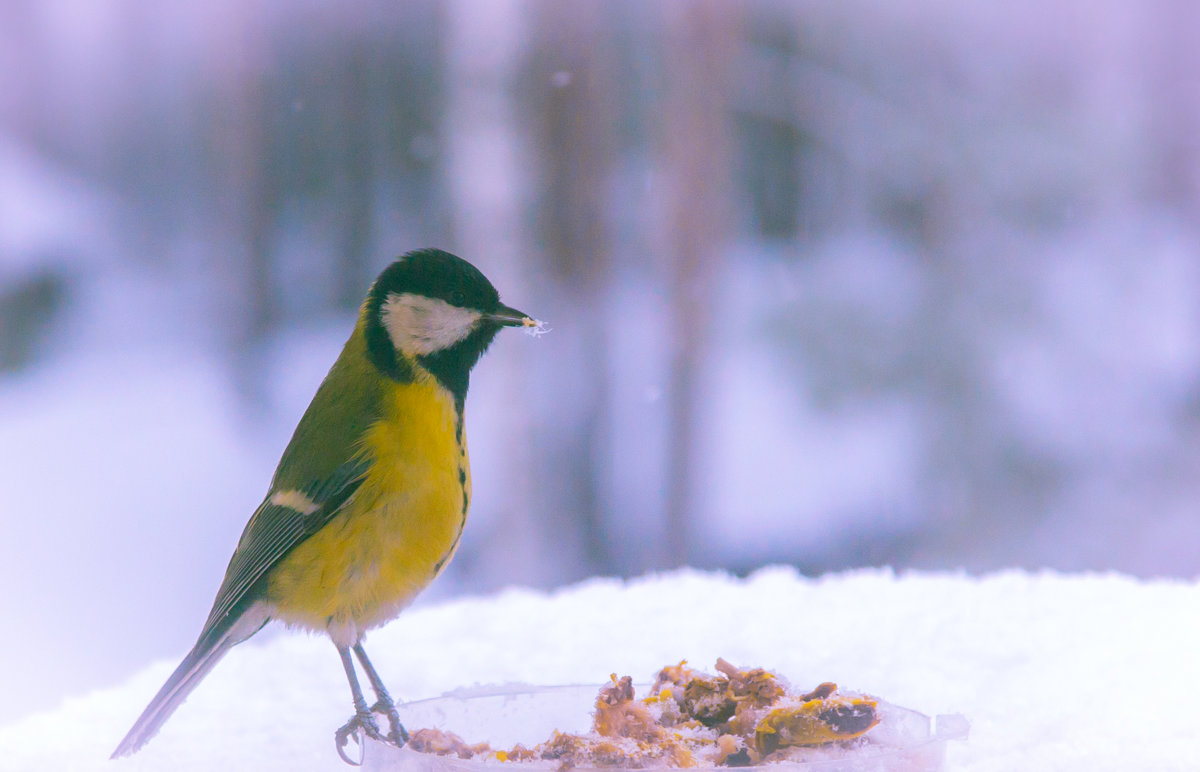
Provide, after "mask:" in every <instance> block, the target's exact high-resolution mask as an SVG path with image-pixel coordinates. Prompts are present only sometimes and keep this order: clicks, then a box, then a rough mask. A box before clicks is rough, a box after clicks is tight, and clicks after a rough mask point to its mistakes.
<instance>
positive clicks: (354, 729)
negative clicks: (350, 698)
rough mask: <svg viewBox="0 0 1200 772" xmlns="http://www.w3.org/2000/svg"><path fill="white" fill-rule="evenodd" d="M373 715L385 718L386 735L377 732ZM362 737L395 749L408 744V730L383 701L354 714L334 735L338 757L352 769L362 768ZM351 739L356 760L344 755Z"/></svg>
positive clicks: (392, 706) (388, 704) (394, 708)
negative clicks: (356, 746) (367, 709)
mask: <svg viewBox="0 0 1200 772" xmlns="http://www.w3.org/2000/svg"><path fill="white" fill-rule="evenodd" d="M375 713H382V714H384V715H386V716H387V718H388V724H389V726H388V733H387V734H386V735H385V734H383V732H381V731H379V724H378V723H377V722H376V721H375ZM363 735H366V736H367V737H370V738H371V739H372V740H376V741H378V742H381V743H388V744H389V745H394V746H396V747H397V748H403V747H404V745H405V744H406V743H407V742H408V730H406V729H405V728H404V725H403V724H401V723H400V715H399V714H398V713H396V707H395V706H394V705H392V704H390V703H387V702H384V701H383V700H380V701H379V702H377V703H375V705H374V706H372V708H371V709H370V710H369V711H363V712H359V713H355V714H354V717H353V718H351V719H350V720H349V721H347V722H346V723H345V724H344V725H343V726H342V727H341V728H340V729H338V730H337V732H335V733H334V735H333V738H334V742H335V743H336V744H337V752H338V756H340V757H341V759H342V761H344V762H346V763H347V764H349V765H351V766H354V767H360V766H362V762H363V751H364V749H365V747H366V746H365V744H364V742H363V739H362V736H363ZM352 737H353V738H354V741H355V743H356V744H357V745H358V759H352V758H350V756H349V755H348V754H347V753H346V747H347V746H348V745H349V744H350V738H352Z"/></svg>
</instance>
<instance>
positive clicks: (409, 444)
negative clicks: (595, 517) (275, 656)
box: [267, 377, 471, 643]
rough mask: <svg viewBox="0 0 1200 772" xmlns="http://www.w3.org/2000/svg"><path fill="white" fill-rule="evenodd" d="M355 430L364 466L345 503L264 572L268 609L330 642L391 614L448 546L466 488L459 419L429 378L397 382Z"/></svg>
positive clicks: (426, 578) (430, 573) (440, 562)
mask: <svg viewBox="0 0 1200 772" xmlns="http://www.w3.org/2000/svg"><path fill="white" fill-rule="evenodd" d="M390 391H391V392H392V393H390V394H389V395H388V396H387V397H386V405H385V417H384V419H383V420H381V421H379V422H378V423H376V424H375V425H374V426H373V427H372V428H371V429H370V430H369V431H368V432H367V434H366V436H365V437H364V443H363V452H364V453H366V454H367V456H368V458H369V459H370V460H371V465H370V470H369V471H368V473H367V475H366V477H365V478H364V479H363V483H362V485H361V486H360V487H359V489H358V490H357V491H356V492H355V493H354V496H353V497H352V498H351V500H350V501H349V503H348V504H347V506H346V509H345V511H343V512H342V513H341V514H339V515H338V516H337V517H335V518H334V519H333V520H331V521H330V522H329V523H328V524H327V525H325V527H323V528H322V529H321V530H320V531H318V532H317V533H316V534H314V535H313V536H311V537H310V538H308V539H307V540H306V541H304V542H303V543H301V544H300V545H299V546H297V547H296V548H295V549H294V550H293V551H292V552H291V553H290V554H289V555H288V556H287V557H286V558H285V559H284V560H283V561H281V562H280V564H279V565H278V566H276V567H275V568H274V569H273V570H272V571H271V573H270V574H269V576H268V587H267V601H268V602H269V603H270V604H272V605H273V606H274V607H275V609H276V614H275V616H277V617H278V618H280V619H282V620H283V621H285V622H288V623H289V624H294V625H299V626H302V627H307V628H310V629H314V630H328V631H329V632H330V634H331V635H332V636H333V637H334V639H335V641H337V640H339V639H341V640H342V641H343V642H348V643H353V642H354V641H355V640H357V638H358V636H359V635H360V634H361V632H362V631H364V630H366V629H368V628H371V627H375V626H377V625H380V624H383V623H384V622H387V621H389V620H391V619H392V618H394V617H395V616H396V615H397V614H398V613H400V611H401V610H402V609H403V608H404V607H405V606H406V605H408V603H410V602H411V601H412V599H413V597H414V596H416V594H417V593H418V592H420V591H421V590H422V589H424V588H425V586H426V585H428V584H429V582H431V581H432V580H433V578H434V577H435V576H437V574H438V572H440V571H441V570H442V568H443V567H444V566H445V564H446V562H447V561H448V560H449V559H450V558H451V556H452V555H453V554H454V550H455V548H456V547H457V546H458V538H459V536H460V534H461V533H462V528H463V525H464V523H465V522H466V517H467V507H468V504H469V502H470V495H471V473H470V467H469V465H468V463H467V445H466V438H465V435H464V434H463V428H462V420H461V416H460V415H459V413H458V411H457V410H456V409H455V406H454V398H453V397H452V396H451V395H450V394H449V392H447V391H446V390H445V389H444V388H442V387H441V386H440V385H438V383H437V382H436V381H435V380H434V379H433V378H432V377H427V378H423V379H420V380H418V381H417V382H415V383H411V384H403V385H399V386H397V387H396V388H394V389H391V390H390Z"/></svg>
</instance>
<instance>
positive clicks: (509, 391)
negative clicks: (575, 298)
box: [443, 0, 547, 588]
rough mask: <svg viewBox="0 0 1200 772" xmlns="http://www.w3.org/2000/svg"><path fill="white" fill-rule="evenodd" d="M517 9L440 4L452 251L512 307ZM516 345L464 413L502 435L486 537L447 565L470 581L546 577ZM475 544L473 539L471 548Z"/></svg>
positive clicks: (520, 33) (515, 289) (458, 0)
mask: <svg viewBox="0 0 1200 772" xmlns="http://www.w3.org/2000/svg"><path fill="white" fill-rule="evenodd" d="M524 7H525V3H524V2H523V1H522V0H497V2H492V3H487V4H482V3H475V2H472V1H471V0H453V1H452V2H449V3H447V4H446V5H445V6H443V12H444V17H443V18H444V23H445V47H444V50H445V56H446V78H445V80H446V92H447V93H446V117H445V127H444V133H445V136H446V163H447V169H446V178H447V186H448V190H449V192H448V197H449V200H450V209H451V219H452V222H453V231H454V238H453V249H454V250H455V251H456V252H458V253H459V254H461V255H463V256H464V257H465V258H467V259H468V260H471V261H472V262H474V263H475V264H476V265H478V266H479V267H480V269H481V270H483V271H484V273H486V274H487V276H488V277H489V278H490V279H491V280H492V281H493V282H494V283H495V284H496V286H497V287H498V288H500V289H501V292H502V293H503V295H502V297H504V298H505V299H506V300H508V301H509V302H511V303H514V304H515V303H516V301H515V300H514V298H516V297H522V296H523V293H522V292H521V289H520V287H521V286H522V285H527V284H528V282H522V281H520V278H521V273H522V271H523V269H524V266H525V263H524V258H526V256H527V255H528V254H529V252H530V251H531V246H530V244H529V242H528V239H527V237H526V234H527V233H528V231H527V229H526V228H525V227H524V223H523V218H524V210H525V206H526V203H527V202H526V199H527V190H528V187H529V185H528V180H527V175H528V173H529V172H528V169H529V165H528V164H527V163H524V161H523V154H522V143H521V139H520V138H521V125H520V123H519V121H518V118H517V114H516V105H515V101H514V98H513V92H514V84H515V82H516V79H517V72H518V69H519V64H520V57H521V52H522V46H523V44H524V43H525V38H526V35H527V33H526V30H525V27H524V24H523V22H522V20H523V18H524V16H525V14H524V13H522V11H523V9H524ZM518 307H520V308H523V306H518ZM524 310H526V311H528V312H529V313H535V309H524ZM515 342H516V341H507V343H508V344H510V345H506V346H504V347H503V353H502V354H496V355H494V356H495V360H499V361H495V360H493V361H491V362H489V363H488V366H487V367H486V368H480V369H481V370H484V371H487V375H486V376H485V377H487V378H488V381H489V384H490V386H489V388H488V389H486V390H479V389H477V390H476V391H475V392H474V393H473V394H472V395H471V400H470V403H469V405H468V412H469V413H470V414H472V415H480V416H483V415H486V416H487V420H488V422H489V424H491V427H490V428H491V431H490V432H489V433H488V434H489V436H491V437H495V438H498V439H499V440H500V441H501V446H500V447H498V448H493V449H492V453H491V454H490V458H491V463H494V464H495V465H497V466H499V467H500V471H501V477H500V479H501V480H502V481H503V485H502V486H501V487H497V488H493V489H490V490H489V491H488V498H487V500H486V503H485V501H484V500H483V499H479V500H478V501H477V503H476V504H474V505H472V510H473V512H474V513H475V514H473V515H472V518H473V519H476V520H478V521H481V522H479V523H478V525H477V526H475V527H476V528H481V529H485V532H486V534H487V535H486V536H485V537H484V538H483V539H480V540H471V539H468V540H467V542H466V543H464V545H463V549H462V550H461V551H460V556H459V558H458V560H456V561H455V562H454V563H452V564H451V568H450V570H451V571H455V572H459V573H460V574H462V573H466V574H468V575H469V576H468V582H469V583H470V584H471V585H472V586H473V587H476V588H478V587H481V586H482V587H491V586H495V585H496V584H497V583H498V582H505V583H509V582H518V583H522V584H539V583H543V582H544V581H545V566H544V562H543V561H541V560H538V559H537V558H540V557H542V556H544V555H545V554H546V552H547V547H546V544H545V535H544V532H543V530H542V529H541V528H540V524H539V523H538V522H537V520H536V515H535V511H536V508H535V506H534V503H533V502H534V495H533V491H532V478H531V475H530V470H531V469H532V468H534V463H533V460H532V451H531V446H532V443H531V442H530V434H531V429H530V423H531V422H530V410H529V407H528V404H529V400H530V399H531V397H530V384H529V379H528V377H527V376H526V372H525V371H526V368H525V366H524V362H525V359H526V353H525V352H524V351H523V350H522V349H523V348H524V347H522V346H516V345H511V344H513V343H515ZM502 364H503V367H501V365H502ZM471 421H472V423H475V421H474V419H471ZM468 431H470V430H468ZM497 451H502V452H497ZM478 466H479V465H476V468H477V469H478ZM477 487H478V486H477ZM485 507H486V510H485V509H484V508H485ZM489 519H490V526H489V524H488V521H489ZM473 545H480V546H479V547H478V548H476V549H472V547H473Z"/></svg>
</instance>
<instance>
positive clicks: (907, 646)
mask: <svg viewBox="0 0 1200 772" xmlns="http://www.w3.org/2000/svg"><path fill="white" fill-rule="evenodd" d="M368 650H369V651H370V652H371V654H372V657H373V659H374V660H375V663H376V665H377V666H378V667H379V668H380V670H381V671H382V672H383V674H384V676H385V678H386V679H387V680H388V681H389V683H390V685H391V687H392V689H393V691H394V692H395V693H397V694H399V695H402V696H403V697H404V698H406V699H417V698H422V697H429V696H433V695H437V694H439V693H441V692H443V691H448V690H452V689H455V688H459V687H464V686H471V685H474V684H479V683H504V682H527V683H542V684H555V683H588V682H592V683H599V682H602V681H604V680H606V679H607V678H608V676H609V674H610V673H612V672H614V671H615V672H618V673H622V674H625V673H628V674H631V675H634V676H635V677H640V678H647V677H649V676H650V675H651V674H652V673H653V672H654V671H655V670H656V669H657V668H658V667H660V666H662V665H664V664H666V663H673V662H676V661H678V660H679V659H681V658H687V659H688V660H689V661H690V662H692V663H693V664H695V665H697V666H701V667H708V666H711V664H712V663H713V662H714V661H715V659H716V658H717V657H718V656H723V657H725V658H726V659H729V660H731V661H733V662H735V663H738V664H741V665H762V666H766V667H769V668H771V669H774V670H776V671H778V672H780V673H782V674H784V675H786V676H788V677H789V678H790V679H791V680H792V681H793V682H794V683H795V684H797V685H805V684H810V683H811V684H814V685H815V684H816V683H817V682H819V681H824V680H833V681H837V682H838V683H839V684H840V685H841V686H842V687H843V688H853V689H859V690H863V691H867V692H871V693H874V694H877V695H879V696H881V697H884V698H886V699H888V700H889V701H891V702H893V703H896V704H899V705H903V706H906V707H910V708H913V709H916V710H919V711H921V712H923V713H926V714H930V715H934V714H938V713H963V714H965V715H966V717H967V718H968V719H969V720H970V722H971V734H970V738H969V740H967V741H965V742H959V741H955V742H952V743H951V744H950V748H949V751H948V764H947V766H948V768H949V769H955V770H1006V771H1007V770H1088V771H1089V772H1091V771H1093V770H1134V769H1139V770H1141V769H1145V770H1188V769H1197V768H1200V732H1198V731H1197V730H1196V720H1195V719H1196V709H1195V705H1194V696H1193V695H1195V694H1197V693H1200V658H1198V657H1197V656H1196V652H1197V651H1200V584H1197V583H1196V582H1184V581H1166V580H1161V581H1144V580H1136V579H1132V578H1129V577H1125V576H1120V575H1115V574H1094V575H1063V574H1055V573H1048V572H1046V573H1036V574H1031V573H1025V572H1018V571H1007V572H1003V573H998V574H993V575H989V576H984V577H971V576H967V575H964V574H943V573H930V574H925V573H913V574H908V573H906V574H900V575H897V574H894V573H893V572H891V571H887V570H864V571H856V572H852V573H846V574H837V575H831V576H827V577H823V578H820V579H807V578H804V577H801V576H799V575H797V574H796V573H795V572H794V571H793V570H791V569H787V568H768V569H764V570H761V571H759V572H757V573H755V574H754V575H752V576H751V577H749V578H748V579H735V578H731V577H729V576H726V575H723V574H708V573H700V572H696V571H691V570H684V571H679V572H675V573H671V574H665V575H658V576H650V577H646V578H643V579H639V580H636V581H631V582H621V581H616V580H608V579H594V580H591V581H588V582H585V583H583V584H580V585H576V586H573V587H568V588H565V589H561V590H558V591H555V592H550V593H543V592H534V591H530V590H524V589H510V590H507V591H504V592H502V593H500V594H498V595H495V596H490V597H472V598H465V599H462V600H456V601H451V602H445V603H442V604H437V605H429V606H424V607H422V608H417V609H413V610H411V611H409V612H408V613H406V614H404V615H402V616H401V617H400V619H398V620H397V621H396V622H394V623H393V624H391V625H390V626H388V627H385V628H383V629H381V630H379V631H377V632H376V633H375V634H373V635H372V636H371V638H370V639H369V641H368ZM182 653H183V652H180V654H181V655H182ZM174 665H175V662H174V661H163V662H159V663H156V664H154V665H153V666H151V667H148V668H146V669H145V670H144V671H142V672H141V673H139V674H138V675H136V676H135V677H134V678H131V679H130V680H129V681H128V682H127V683H125V684H124V685H122V686H120V687H117V688H113V689H107V690H104V691H97V692H93V693H91V694H87V695H81V696H78V697H75V698H72V699H70V700H68V701H67V702H66V703H65V704H64V705H63V706H62V707H61V708H60V709H58V710H56V711H54V712H50V713H44V714H40V715H35V716H32V717H28V718H26V719H23V720H21V721H19V722H18V723H15V724H11V725H9V726H6V727H3V728H0V769H3V770H42V769H46V770H51V769H52V770H61V769H70V770H90V769H96V770H101V769H103V770H130V771H132V770H168V769H169V770H212V769H225V770H238V769H253V770H273V769H279V770H309V769H314V770H315V769H328V770H338V769H343V768H344V767H343V765H342V763H341V762H340V761H339V760H338V759H337V756H336V755H335V753H334V749H333V740H332V733H333V730H334V729H335V728H336V727H337V726H339V725H340V724H341V723H342V722H343V721H344V720H345V719H346V718H347V716H348V715H349V703H348V694H347V689H346V686H345V684H344V677H343V674H342V671H341V666H340V664H339V662H338V659H337V657H336V655H335V654H334V650H333V648H332V646H331V645H330V644H329V643H328V641H326V640H324V639H323V638H319V637H309V636H304V635H278V636H273V637H268V638H266V639H265V640H263V641H261V642H260V641H258V640H253V641H251V642H249V643H246V644H243V645H242V646H241V647H238V648H236V649H234V650H233V652H232V653H231V654H230V655H229V656H228V657H227V658H226V659H225V660H224V661H223V662H222V663H221V664H220V665H219V666H218V667H217V669H216V670H215V671H214V672H213V673H212V674H211V675H210V676H209V678H208V680H207V681H206V682H205V683H204V684H202V685H201V687H200V688H199V689H198V690H197V691H196V692H195V693H194V694H193V696H192V697H191V699H190V700H189V701H188V702H187V703H186V704H185V705H184V706H183V707H182V708H181V709H180V710H179V712H178V713H177V714H176V715H175V716H174V717H173V718H172V719H171V721H169V722H168V723H167V725H166V727H165V728H164V729H163V731H162V733H161V734H160V735H159V736H158V737H157V738H155V739H154V740H153V741H152V742H151V743H150V744H149V745H148V746H147V747H146V748H145V749H144V750H143V751H142V752H141V753H139V754H137V755H135V756H133V757H132V758H129V759H126V760H122V761H119V762H110V761H108V754H109V753H110V752H111V751H112V749H113V747H115V745H116V743H117V741H118V740H119V739H120V738H121V736H122V735H123V734H124V732H125V731H126V730H127V729H128V727H129V725H130V724H131V723H132V721H133V720H134V718H135V717H136V716H137V714H138V713H139V712H140V711H141V709H142V708H143V707H144V705H145V703H146V702H147V701H148V700H149V699H150V697H151V695H152V694H153V693H154V691H155V690H156V689H157V688H158V686H159V685H160V684H161V682H162V681H163V679H165V678H166V676H167V674H168V673H169V672H170V671H171V669H172V667H173V666H174Z"/></svg>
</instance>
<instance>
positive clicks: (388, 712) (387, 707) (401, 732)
mask: <svg viewBox="0 0 1200 772" xmlns="http://www.w3.org/2000/svg"><path fill="white" fill-rule="evenodd" d="M371 712H372V713H382V714H383V715H385V716H387V720H388V733H387V741H388V742H390V743H391V744H392V745H395V746H396V747H397V748H403V747H404V746H405V745H407V744H408V730H407V729H405V728H404V724H401V723H400V714H399V713H397V712H396V705H395V703H393V702H391V701H390V700H386V699H383V698H382V697H381V698H380V699H379V701H378V702H376V703H375V704H374V705H372V706H371Z"/></svg>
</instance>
